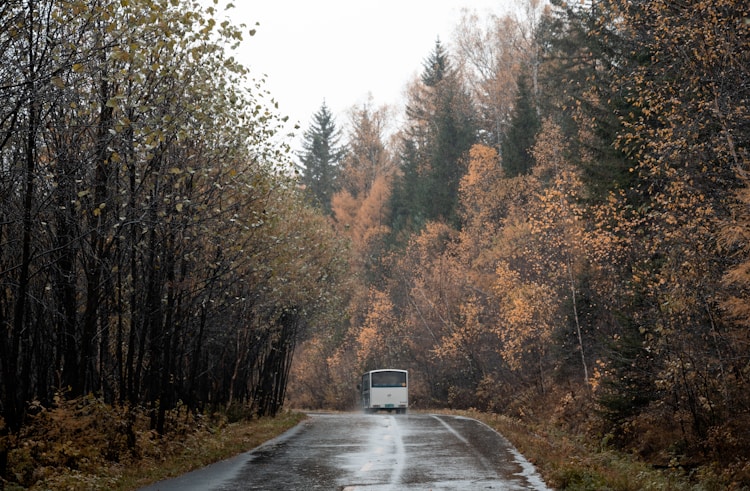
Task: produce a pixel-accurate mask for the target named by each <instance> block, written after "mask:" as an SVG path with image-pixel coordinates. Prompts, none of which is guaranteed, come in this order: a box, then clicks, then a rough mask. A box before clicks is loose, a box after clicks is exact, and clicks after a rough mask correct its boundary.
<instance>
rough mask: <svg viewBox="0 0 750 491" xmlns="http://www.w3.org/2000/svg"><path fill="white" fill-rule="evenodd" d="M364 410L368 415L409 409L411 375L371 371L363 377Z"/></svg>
mask: <svg viewBox="0 0 750 491" xmlns="http://www.w3.org/2000/svg"><path fill="white" fill-rule="evenodd" d="M360 390H361V392H362V394H361V395H362V409H363V410H364V411H365V412H366V413H370V412H376V411H388V412H392V411H395V412H396V413H406V409H407V408H408V407H409V374H408V372H407V371H406V370H393V369H388V370H371V371H369V372H367V373H365V374H364V375H362V384H361V386H360Z"/></svg>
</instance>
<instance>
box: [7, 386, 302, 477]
mask: <svg viewBox="0 0 750 491" xmlns="http://www.w3.org/2000/svg"><path fill="white" fill-rule="evenodd" d="M304 417H305V416H304V415H303V414H301V413H294V412H287V413H284V414H281V415H279V416H278V417H276V418H260V419H251V420H243V421H238V422H232V423H230V422H228V420H227V418H226V417H225V416H224V415H220V414H214V415H210V416H204V415H196V414H194V413H191V412H189V411H186V410H184V409H178V410H175V411H172V412H170V414H169V421H168V423H169V424H168V431H167V434H165V435H161V436H160V435H157V434H156V433H155V432H153V431H151V430H150V429H149V426H150V425H149V418H148V414H147V413H145V412H144V411H141V410H131V409H128V408H122V407H113V406H109V405H106V404H104V403H102V402H101V401H99V400H98V399H95V398H93V397H88V398H83V399H79V400H76V401H65V402H62V401H60V402H59V404H58V406H57V407H56V408H54V409H45V408H38V412H37V413H36V414H35V415H34V416H33V418H32V421H31V424H30V425H29V426H28V427H27V428H25V430H24V432H23V434H22V435H20V436H19V438H17V439H16V440H15V441H11V442H8V443H9V444H10V445H9V446H10V448H12V450H11V451H10V453H9V459H8V460H9V462H8V464H9V468H10V472H11V475H12V476H13V479H11V480H9V481H7V482H4V483H3V481H2V480H0V489H3V485H4V489H5V490H7V491H11V490H22V489H28V490H33V491H36V490H40V491H41V490H54V489H65V490H90V489H110V490H119V491H124V490H132V489H138V488H140V487H142V486H145V485H147V484H150V483H152V482H156V481H158V480H161V479H165V478H169V477H174V476H178V475H180V474H183V473H185V472H188V471H190V470H193V469H197V468H200V467H203V466H206V465H208V464H211V463H213V462H216V461H219V460H222V459H225V458H228V457H231V456H233V455H236V454H238V453H241V452H244V451H247V450H250V449H252V448H254V447H257V446H258V445H260V444H261V443H263V442H265V441H267V440H270V439H271V438H274V437H275V436H277V435H279V434H281V433H283V432H284V431H286V430H287V429H289V428H291V427H293V426H295V425H296V424H297V423H299V422H300V421H301V420H302V419H304Z"/></svg>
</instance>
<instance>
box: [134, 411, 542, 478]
mask: <svg viewBox="0 0 750 491" xmlns="http://www.w3.org/2000/svg"><path fill="white" fill-rule="evenodd" d="M310 416H311V417H310V418H309V419H308V420H306V421H304V422H302V423H301V424H300V425H298V426H296V427H295V428H293V429H292V430H290V431H288V432H287V433H285V434H284V435H282V436H281V437H279V438H276V439H274V440H271V441H269V442H267V443H265V444H263V445H261V446H260V447H258V448H256V449H254V450H252V451H250V452H247V453H244V454H241V455H238V456H237V457H234V458H232V459H229V460H225V461H222V462H219V463H217V464H214V465H211V466H208V467H206V468H203V469H200V470H197V471H194V472H191V473H188V474H185V475H183V476H181V477H179V478H177V479H171V480H166V481H162V482H159V483H156V484H154V485H152V486H148V487H146V488H143V489H142V490H141V491H178V490H179V491H187V490H202V491H205V490H213V491H239V490H276V489H279V490H281V489H283V490H314V489H320V490H341V491H359V490H362V491H364V490H366V491H395V490H404V489H406V490H417V489H425V490H427V489H429V490H433V491H437V490H464V489H465V490H475V489H500V490H508V491H514V490H548V489H549V488H547V486H546V485H545V484H544V482H543V481H542V479H541V477H540V476H539V475H538V474H537V472H536V470H535V469H534V467H533V466H532V465H531V464H530V463H529V462H528V461H527V460H526V459H525V458H524V457H523V456H522V455H521V454H520V453H518V451H517V450H516V449H515V448H513V446H512V445H511V444H510V443H509V442H508V441H507V440H506V439H505V438H503V437H502V436H501V435H500V434H498V433H497V432H495V431H494V430H493V429H491V428H490V427H488V426H487V425H485V424H483V423H481V422H479V421H477V420H475V419H471V418H465V417H461V416H446V415H435V414H408V415H396V416H392V415H387V414H374V415H364V414H355V413H350V414H320V413H314V414H311V415H310Z"/></svg>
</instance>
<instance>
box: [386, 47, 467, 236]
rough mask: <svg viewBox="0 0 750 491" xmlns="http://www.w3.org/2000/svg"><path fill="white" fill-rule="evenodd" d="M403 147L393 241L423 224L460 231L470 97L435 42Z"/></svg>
mask: <svg viewBox="0 0 750 491" xmlns="http://www.w3.org/2000/svg"><path fill="white" fill-rule="evenodd" d="M409 99H410V100H409V103H408V105H407V109H406V115H407V118H408V122H407V128H406V130H405V131H404V137H403V140H402V145H401V147H402V148H401V155H400V157H401V174H402V176H401V178H400V179H397V180H396V181H395V183H394V190H393V195H392V202H391V209H392V223H391V228H392V230H393V233H394V239H396V238H398V240H399V241H403V239H405V238H406V237H407V236H408V234H409V233H412V232H417V231H419V230H420V229H421V228H422V226H423V225H424V224H425V223H426V222H427V221H443V222H445V223H448V224H450V225H451V226H454V227H457V228H458V227H459V226H460V224H459V220H458V185H459V182H460V181H461V177H462V176H463V174H464V170H465V169H464V165H463V158H464V156H465V154H466V153H467V152H468V150H469V149H470V148H471V146H472V145H473V144H474V143H475V142H476V131H475V127H476V121H475V120H476V118H475V114H474V108H473V105H472V102H471V98H470V96H469V94H468V91H467V90H466V87H465V86H464V84H463V82H462V80H461V78H460V77H459V75H458V73H457V72H456V71H455V70H454V69H453V68H452V67H451V64H450V59H449V57H448V54H447V53H446V51H445V50H444V48H443V46H442V44H441V43H440V41H439V40H438V41H437V42H436V43H435V49H434V50H433V52H432V53H431V54H430V56H429V57H428V58H427V59H426V60H425V62H424V71H423V73H422V76H421V77H420V79H419V81H417V82H416V83H415V85H414V86H412V90H411V93H410V97H409Z"/></svg>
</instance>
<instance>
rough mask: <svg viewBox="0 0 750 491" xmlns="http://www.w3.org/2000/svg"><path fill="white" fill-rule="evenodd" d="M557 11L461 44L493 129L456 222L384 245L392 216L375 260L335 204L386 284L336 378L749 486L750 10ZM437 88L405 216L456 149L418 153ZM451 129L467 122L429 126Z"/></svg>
mask: <svg viewBox="0 0 750 491" xmlns="http://www.w3.org/2000/svg"><path fill="white" fill-rule="evenodd" d="M552 3H553V5H551V6H549V7H546V8H542V7H540V6H538V5H537V4H536V3H535V2H529V3H528V7H529V12H531V13H533V15H529V17H528V19H527V20H526V21H524V22H531V23H532V25H529V24H526V23H524V22H518V21H515V20H514V19H512V18H511V17H506V18H494V19H493V20H494V22H495V23H494V24H493V23H492V22H487V23H486V25H480V20H479V18H478V17H476V16H472V15H467V16H466V17H465V18H464V19H463V21H462V23H460V24H459V27H458V30H457V34H456V39H455V46H454V47H455V52H454V53H452V54H453V55H455V57H454V58H453V59H452V61H453V62H454V66H460V67H461V70H460V74H461V76H462V77H463V80H464V82H465V83H466V87H469V92H470V93H471V96H472V103H473V104H474V105H475V108H476V112H474V113H473V114H474V115H475V116H474V119H473V120H472V123H471V124H472V125H474V124H476V125H478V129H476V130H475V137H474V141H473V145H472V146H471V147H470V150H468V151H466V152H464V153H463V154H462V157H461V158H460V159H458V160H457V161H456V162H455V164H454V165H455V166H456V169H454V170H456V171H457V172H460V175H461V177H460V179H459V182H458V185H457V186H455V185H454V184H453V183H447V182H446V186H453V188H452V189H455V193H456V196H455V197H456V200H457V203H458V205H457V208H456V215H455V216H457V217H458V219H457V220H454V219H453V218H449V219H446V217H447V215H445V216H444V217H443V218H442V219H441V218H440V216H438V215H435V216H433V218H432V219H428V220H425V221H424V223H420V222H418V220H420V217H422V218H423V217H425V216H426V215H420V214H419V213H416V212H414V210H416V208H415V209H414V210H412V212H414V213H412V214H411V215H409V216H410V217H411V218H410V219H411V220H412V221H411V222H410V228H408V230H409V233H408V234H407V235H406V236H404V233H403V230H404V229H403V228H401V229H400V230H401V232H400V234H391V235H388V234H387V233H386V232H387V227H388V226H390V227H391V231H393V229H394V227H403V225H404V224H403V222H402V221H401V220H402V219H403V217H404V216H406V215H408V214H406V215H405V214H404V212H403V210H401V209H398V208H392V209H390V210H388V209H387V208H382V207H380V208H378V209H379V210H380V211H385V212H386V213H387V212H391V216H390V221H388V220H385V221H384V220H382V215H378V222H377V223H378V224H379V225H380V226H383V228H382V229H381V230H382V231H383V232H384V233H383V234H378V235H377V240H376V241H375V242H368V241H366V240H363V239H362V237H364V234H363V233H362V232H361V231H360V230H362V229H368V230H374V229H373V226H372V223H373V220H372V216H373V214H372V213H371V212H367V214H365V215H360V214H362V213H363V212H364V210H365V208H364V206H363V204H364V197H358V198H357V197H355V195H354V194H352V193H351V192H344V193H342V194H341V195H339V196H338V197H337V198H335V200H336V201H335V203H336V206H335V208H336V209H337V210H338V212H337V213H338V214H337V217H339V223H346V227H347V230H348V231H347V232H346V233H348V234H349V235H350V236H352V238H353V247H354V249H355V251H357V252H358V253H360V254H363V257H367V258H369V259H368V260H369V261H373V258H375V257H376V258H377V259H375V262H373V263H372V264H377V265H378V267H379V269H376V270H374V271H371V272H370V273H371V274H369V275H368V276H367V277H366V278H364V280H365V283H364V284H363V285H362V291H361V292H360V293H359V294H357V295H355V297H356V298H358V299H359V300H358V301H357V302H356V303H354V304H352V307H351V326H350V327H349V329H348V331H347V332H345V333H343V334H342V335H341V336H340V338H339V339H338V341H336V342H335V343H333V344H332V345H331V346H330V348H329V353H331V357H330V358H328V363H329V367H330V366H337V367H338V370H339V372H338V373H339V374H340V373H341V370H340V367H341V366H342V363H344V364H346V363H348V364H349V365H348V366H349V367H350V370H349V371H348V372H346V371H344V376H345V377H347V378H349V380H350V382H349V383H350V385H351V386H354V385H355V384H356V375H357V374H358V373H359V372H360V371H362V370H367V369H372V368H381V367H387V366H394V367H399V368H407V369H409V370H410V371H411V373H412V377H411V379H412V380H413V381H415V386H414V387H413V393H414V398H413V403H414V404H415V405H417V406H422V407H430V406H450V407H455V408H478V409H481V410H491V411H497V412H503V413H505V414H511V415H516V416H523V417H533V416H537V417H544V418H552V419H553V420H556V421H559V422H560V423H561V424H567V425H570V426H571V427H573V428H575V429H577V430H583V431H587V432H589V433H590V434H591V435H592V436H594V437H595V438H604V439H605V440H606V441H607V442H610V443H612V444H614V445H616V446H618V447H621V448H627V449H629V450H632V451H634V452H637V453H638V454H639V455H641V456H642V457H643V458H645V459H647V460H649V461H651V462H653V463H657V464H660V465H664V466H675V465H682V466H686V467H690V468H695V467H698V466H701V465H704V467H702V469H703V470H702V471H701V472H704V473H708V474H710V473H715V474H716V475H717V476H719V477H717V479H718V480H719V481H721V482H724V483H730V482H735V483H744V485H747V484H748V482H750V481H749V480H750V477H748V476H749V475H750V474H749V473H750V467H748V457H750V448H749V447H748V446H747V443H746V442H747V441H750V434H748V428H750V414H748V410H747V408H748V407H750V400H748V396H747V394H748V393H750V392H749V391H748V388H749V387H748V377H750V372H748V367H750V358H749V357H748V350H747V348H748V336H747V326H748V319H750V310H749V309H748V307H747V295H746V293H747V291H746V289H747V286H748V284H749V283H750V280H748V270H749V269H750V268H748V252H749V250H748V247H747V237H748V234H747V230H746V229H747V227H748V219H749V218H750V216H749V215H748V213H747V205H748V202H750V198H748V191H747V185H748V165H749V164H750V154H749V153H748V135H750V128H749V127H748V117H747V114H748V97H749V96H750V94H749V92H748V88H749V86H748V83H747V80H748V78H749V77H750V73H749V71H748V68H749V66H750V59H749V58H748V57H749V56H750V55H749V54H748V53H750V49H748V48H750V46H748V44H749V39H750V38H749V37H748V31H749V30H750V21H749V20H748V12H747V9H746V8H744V7H743V6H742V5H741V3H740V2H732V1H718V2H704V1H693V2H688V3H687V4H675V3H674V2H630V1H626V0H612V1H595V2H584V3H581V4H580V5H579V4H578V2H571V3H570V4H565V3H562V2H552ZM513 50H516V51H513ZM509 53H517V56H516V57H515V58H514V57H513V56H509ZM444 55H445V52H444V51H442V47H440V50H438V51H437V52H436V53H433V55H432V56H431V57H428V58H427V59H428V60H433V59H439V58H440V56H444ZM510 60H516V62H517V63H518V64H517V65H514V64H513V63H512V62H511V61H510ZM433 65H434V66H438V65H436V64H433ZM509 74H510V75H511V76H512V80H508V76H509ZM428 75H430V72H429V70H427V69H426V70H425V73H424V74H423V77H422V79H421V81H420V80H416V81H415V82H414V84H413V85H412V86H410V89H409V92H408V97H410V99H409V101H408V103H407V108H409V109H412V110H413V108H419V109H420V110H421V111H422V112H420V113H419V119H411V120H410V119H409V118H410V117H411V118H413V117H415V116H414V114H415V113H414V112H413V111H412V113H410V112H409V110H407V114H406V117H407V124H406V129H405V130H404V131H403V132H401V133H397V135H396V139H395V141H393V142H391V143H390V146H389V148H390V149H391V152H392V154H393V155H394V156H396V158H397V159H399V160H398V161H400V162H401V165H400V167H399V170H398V172H397V173H396V174H395V176H396V177H395V179H393V180H390V181H387V182H384V183H383V184H386V185H387V184H390V185H391V186H392V189H393V191H392V192H393V193H394V195H395V196H402V197H403V196H404V193H405V189H404V186H407V183H409V182H419V179H420V178H423V179H428V178H429V176H428V174H426V173H425V174H420V172H422V169H423V168H420V167H416V168H414V167H413V165H412V164H413V162H414V159H415V158H417V159H418V158H419V157H418V156H419V155H422V153H420V152H424V151H425V148H433V147H430V145H435V147H434V148H440V143H435V142H434V141H432V140H429V139H425V140H422V141H420V142H419V143H418V144H416V145H415V144H414V134H415V133H414V132H415V131H417V130H419V129H420V128H427V127H425V126H420V124H422V123H423V122H425V121H430V116H427V115H425V113H424V111H427V112H429V110H430V109H429V107H430V106H427V105H425V101H427V100H428V97H429V94H431V93H432V92H430V91H431V90H432V87H433V86H432V85H431V84H432V83H433V82H434V77H428ZM521 79H523V80H521ZM516 81H518V83H516ZM428 82H429V83H428ZM420 84H423V86H420ZM514 105H515V106H514ZM521 105H524V107H526V106H529V107H532V108H533V111H534V112H535V114H536V115H537V116H538V120H535V118H533V117H530V115H529V113H528V111H527V112H526V113H523V111H520V110H514V107H515V108H519V107H521ZM446 108H448V109H446ZM446 110H447V111H448V112H449V113H450V111H454V112H453V114H454V115H456V118H455V119H453V120H452V121H454V122H455V121H460V120H461V119H460V117H462V116H463V115H466V114H469V112H467V111H466V108H465V107H463V106H452V107H451V106H440V108H439V109H438V108H436V109H435V112H434V113H433V114H432V117H434V118H436V120H437V118H442V117H449V116H446V112H440V111H446ZM467 124H468V123H467ZM438 127H439V126H437V125H436V126H434V128H438ZM519 128H520V129H521V130H522V131H526V134H524V136H528V135H527V134H528V132H531V133H532V136H533V138H531V139H530V140H529V141H530V143H529V145H528V147H526V148H524V149H521V150H524V151H523V152H518V151H517V150H519V149H511V148H510V146H509V144H508V142H507V140H504V139H505V138H506V137H507V135H511V134H512V132H511V129H513V130H512V131H515V132H516V134H518V131H519ZM420 134H424V135H430V137H431V138H432V137H436V136H435V135H436V134H435V133H429V130H427V129H424V133H420ZM442 137H445V138H448V137H447V135H443V136H442ZM436 138H441V136H437V137H436ZM518 141H519V140H515V141H513V142H510V143H517V142H518ZM504 142H505V143H504ZM502 152H504V153H502ZM501 153H502V154H501ZM522 158H523V159H530V161H529V162H530V163H529V162H527V161H524V162H520V161H517V160H514V159H522ZM423 162H426V163H425V164H424V165H425V166H426V165H433V164H428V163H427V162H430V161H429V160H428V159H425V160H423ZM519 169H520V170H519ZM371 182H375V181H374V180H373V181H371ZM420 189H422V188H418V187H413V188H409V187H407V188H406V192H409V191H411V192H413V193H419V192H420ZM396 204H397V205H398V206H404V201H403V200H402V201H399V202H397V203H396ZM396 213H398V214H396ZM358 216H362V218H361V222H359V223H358V219H357V217H358ZM375 244H377V247H376V248H375V249H373V245H375ZM375 253H377V256H375ZM304 358H305V356H304V355H303V356H302V358H301V359H304ZM308 368H309V369H312V367H308ZM338 376H340V375H332V379H331V383H332V384H336V383H339V382H340V379H337V377H338ZM344 385H345V384H344ZM353 399H354V395H353V394H351V393H346V395H345V397H344V398H343V399H342V401H345V402H342V407H343V406H350V405H351V403H352V400H353ZM712 462H713V463H716V464H715V466H714V467H711V464H710V463H712Z"/></svg>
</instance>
